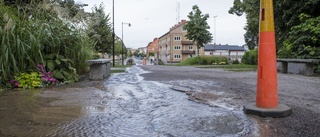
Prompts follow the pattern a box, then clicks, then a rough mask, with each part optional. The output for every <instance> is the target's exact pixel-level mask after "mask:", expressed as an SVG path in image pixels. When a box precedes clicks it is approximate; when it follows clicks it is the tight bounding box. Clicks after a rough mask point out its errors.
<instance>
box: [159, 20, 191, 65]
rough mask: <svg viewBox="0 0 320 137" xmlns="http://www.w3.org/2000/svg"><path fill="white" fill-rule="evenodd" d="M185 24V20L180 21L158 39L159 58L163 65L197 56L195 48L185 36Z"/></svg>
mask: <svg viewBox="0 0 320 137" xmlns="http://www.w3.org/2000/svg"><path fill="white" fill-rule="evenodd" d="M186 23H187V21H186V20H181V22H179V23H178V24H176V25H174V26H173V27H172V28H170V30H169V32H167V33H165V34H164V35H162V36H161V37H159V58H160V59H161V60H162V61H163V62H164V63H180V62H182V61H184V60H186V59H188V58H190V57H194V56H195V55H196V54H197V47H196V46H195V45H194V43H193V41H191V40H188V39H187V37H186V36H185V35H186V34H187V31H186V30H185V29H183V26H184V25H185V24H186Z"/></svg>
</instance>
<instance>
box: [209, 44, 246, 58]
mask: <svg viewBox="0 0 320 137" xmlns="http://www.w3.org/2000/svg"><path fill="white" fill-rule="evenodd" d="M245 52H246V50H245V47H244V46H237V45H215V44H207V45H205V47H204V55H206V56H217V57H221V56H223V57H227V58H228V59H229V60H238V61H240V62H241V58H242V56H243V55H244V53H245Z"/></svg>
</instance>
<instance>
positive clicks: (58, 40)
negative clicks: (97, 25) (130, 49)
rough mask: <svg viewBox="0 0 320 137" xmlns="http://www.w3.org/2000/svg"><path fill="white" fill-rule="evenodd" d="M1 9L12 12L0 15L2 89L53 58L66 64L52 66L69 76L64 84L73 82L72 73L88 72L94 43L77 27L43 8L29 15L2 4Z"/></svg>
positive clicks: (74, 78)
mask: <svg viewBox="0 0 320 137" xmlns="http://www.w3.org/2000/svg"><path fill="white" fill-rule="evenodd" d="M0 8H1V9H7V10H6V11H12V12H3V10H1V11H0V17H4V16H5V18H1V19H0V36H1V37H0V40H1V41H0V45H1V48H0V70H1V71H0V75H1V77H0V83H1V84H0V85H1V86H3V85H7V82H8V81H9V80H10V79H12V78H13V77H14V76H15V75H17V74H19V73H21V72H32V71H35V70H37V67H36V66H37V64H43V65H46V62H47V61H48V60H47V59H48V58H46V57H47V56H49V55H52V54H54V55H56V56H57V57H58V56H63V60H68V65H66V66H63V67H61V66H55V67H57V68H59V69H58V70H59V72H61V73H64V75H68V74H69V75H71V73H72V77H73V78H70V77H71V76H69V75H68V76H65V77H68V78H67V79H64V78H63V80H68V81H69V80H70V79H73V80H70V81H74V80H76V76H75V75H74V74H73V72H75V71H74V69H76V70H77V72H78V73H85V72H87V71H88V64H87V63H85V60H87V59H90V58H92V56H93V45H94V42H93V41H92V40H91V39H90V38H89V37H88V36H87V35H85V34H84V33H83V32H81V31H80V30H78V29H77V27H75V26H73V25H72V24H70V23H68V22H66V21H63V20H62V19H61V18H60V17H58V15H57V14H55V13H54V12H50V11H48V10H46V9H42V8H35V9H34V10H30V11H28V13H24V12H19V11H17V10H15V8H10V7H7V6H3V5H1V4H0ZM10 9H12V10H10ZM26 14H28V16H26ZM31 17H32V18H31ZM49 60H51V59H49ZM63 60H61V59H56V60H52V61H54V62H55V64H54V65H59V62H63ZM46 67H47V66H46ZM60 68H61V69H60ZM62 68H64V70H63V69H62ZM55 70H57V69H55ZM61 70H63V71H61ZM71 70H72V72H71ZM69 71H70V72H69ZM65 72H68V74H66V73H65ZM55 76H57V73H56V74H55ZM58 76H61V75H58ZM60 80H61V79H60Z"/></svg>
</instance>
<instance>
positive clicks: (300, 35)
mask: <svg viewBox="0 0 320 137" xmlns="http://www.w3.org/2000/svg"><path fill="white" fill-rule="evenodd" d="M299 17H300V20H301V22H302V23H301V24H299V25H296V26H294V27H292V28H291V31H290V33H289V34H290V36H289V37H288V39H286V40H285V41H284V46H283V47H282V48H281V49H280V50H279V51H278V55H279V57H282V58H302V59H310V58H313V59H320V45H319V43H320V16H319V17H316V18H311V16H309V15H306V14H301V15H300V16H299Z"/></svg>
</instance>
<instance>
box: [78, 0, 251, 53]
mask: <svg viewBox="0 0 320 137" xmlns="http://www.w3.org/2000/svg"><path fill="white" fill-rule="evenodd" d="M75 1H76V2H77V3H81V4H88V6H87V7H85V11H87V12H91V11H92V10H91V8H92V7H93V6H95V5H97V6H99V5H100V4H101V3H103V5H104V7H105V12H106V14H110V15H109V16H110V17H111V20H110V21H111V23H112V18H113V17H112V15H113V14H112V9H113V8H112V7H113V6H112V3H113V0H75ZM178 3H179V4H178ZM178 5H179V6H178ZM193 5H198V6H199V8H200V10H201V11H202V13H203V14H209V16H210V18H209V19H208V20H207V22H208V24H209V26H210V29H209V31H210V32H211V33H212V36H213V38H214V37H215V38H216V39H215V40H212V43H214V42H216V43H217V44H228V45H239V46H242V45H244V44H245V42H244V37H243V35H244V33H245V30H244V26H245V24H246V19H245V16H241V17H238V16H236V15H232V14H229V13H228V11H229V9H230V7H232V5H233V0H114V25H115V33H116V35H117V36H119V37H122V34H123V41H124V43H125V45H126V47H127V48H140V47H146V46H147V45H148V43H149V42H152V41H153V39H154V38H159V37H160V36H162V35H163V34H165V33H167V32H168V31H169V29H170V28H171V27H172V26H174V25H175V24H177V23H178V21H177V20H178V19H179V21H181V20H183V19H184V20H187V21H188V17H187V16H188V14H189V13H190V12H191V11H192V6H193ZM178 7H179V8H178ZM178 15H179V16H178ZM214 16H217V17H216V18H214ZM122 22H123V23H130V24H131V27H129V26H128V25H127V24H124V25H122ZM215 22H216V23H215ZM122 26H123V33H122ZM214 26H215V27H214ZM214 28H215V29H214ZM214 34H216V36H214Z"/></svg>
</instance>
